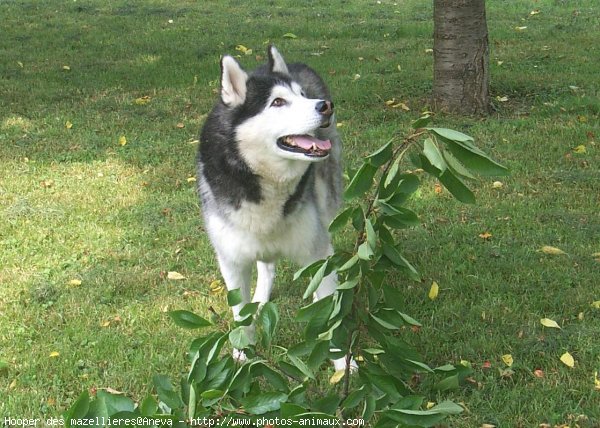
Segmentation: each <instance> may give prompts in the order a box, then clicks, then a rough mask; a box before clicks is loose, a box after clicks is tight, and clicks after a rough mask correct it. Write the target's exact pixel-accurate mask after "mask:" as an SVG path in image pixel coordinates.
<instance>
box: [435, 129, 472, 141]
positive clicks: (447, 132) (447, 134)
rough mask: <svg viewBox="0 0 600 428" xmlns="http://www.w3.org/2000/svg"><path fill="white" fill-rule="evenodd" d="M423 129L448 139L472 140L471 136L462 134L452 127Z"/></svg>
mask: <svg viewBox="0 0 600 428" xmlns="http://www.w3.org/2000/svg"><path fill="white" fill-rule="evenodd" d="M425 129H427V130H428V131H431V132H433V133H435V134H437V135H439V136H440V137H443V138H446V139H448V140H452V141H460V142H469V141H473V137H470V136H468V135H467V134H463V133H462V132H458V131H455V130H453V129H447V128H425Z"/></svg>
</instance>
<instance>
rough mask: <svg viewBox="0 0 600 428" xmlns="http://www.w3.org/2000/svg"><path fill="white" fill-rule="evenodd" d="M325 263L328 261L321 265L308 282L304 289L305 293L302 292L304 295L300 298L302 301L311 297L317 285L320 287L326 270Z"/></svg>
mask: <svg viewBox="0 0 600 428" xmlns="http://www.w3.org/2000/svg"><path fill="white" fill-rule="evenodd" d="M327 263H328V261H327V260H326V261H325V262H324V263H323V264H322V265H321V267H320V268H319V270H318V271H317V272H316V273H315V274H314V276H313V277H312V279H311V280H310V283H309V284H308V287H307V288H306V291H304V295H303V296H302V298H303V299H307V298H309V297H310V296H312V294H313V293H314V292H315V291H316V290H317V288H319V285H321V281H322V280H323V277H324V276H325V270H326V269H327Z"/></svg>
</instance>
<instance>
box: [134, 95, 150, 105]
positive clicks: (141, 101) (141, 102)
mask: <svg viewBox="0 0 600 428" xmlns="http://www.w3.org/2000/svg"><path fill="white" fill-rule="evenodd" d="M149 102H150V97H149V96H148V95H146V96H143V97H140V98H136V99H135V101H134V103H136V104H137V105H139V106H143V105H144V104H148V103H149Z"/></svg>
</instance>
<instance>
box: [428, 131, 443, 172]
mask: <svg viewBox="0 0 600 428" xmlns="http://www.w3.org/2000/svg"><path fill="white" fill-rule="evenodd" d="M423 154H424V155H425V157H426V158H427V160H428V161H429V163H430V164H431V165H433V166H435V167H436V168H437V169H439V170H440V171H442V172H443V171H445V170H446V168H447V165H446V161H444V157H443V156H442V153H441V152H440V149H438V146H436V144H435V143H434V142H433V140H432V139H431V138H427V139H426V140H425V141H424V143H423Z"/></svg>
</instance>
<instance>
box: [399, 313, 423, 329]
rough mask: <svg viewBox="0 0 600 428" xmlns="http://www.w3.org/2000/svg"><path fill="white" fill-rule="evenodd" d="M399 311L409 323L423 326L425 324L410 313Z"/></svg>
mask: <svg viewBox="0 0 600 428" xmlns="http://www.w3.org/2000/svg"><path fill="white" fill-rule="evenodd" d="M398 313H399V314H400V316H401V317H402V319H403V320H404V321H406V322H407V323H408V324H410V325H414V326H415V327H422V326H423V324H421V323H420V322H419V321H417V320H416V319H414V318H413V317H411V316H410V315H406V314H405V313H402V312H398Z"/></svg>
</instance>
